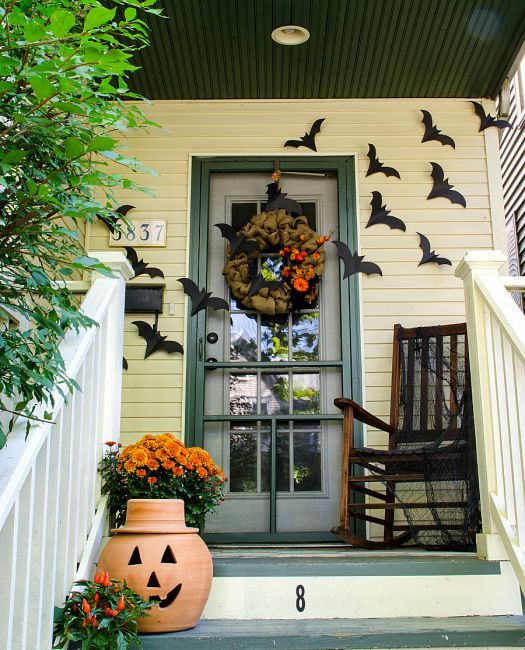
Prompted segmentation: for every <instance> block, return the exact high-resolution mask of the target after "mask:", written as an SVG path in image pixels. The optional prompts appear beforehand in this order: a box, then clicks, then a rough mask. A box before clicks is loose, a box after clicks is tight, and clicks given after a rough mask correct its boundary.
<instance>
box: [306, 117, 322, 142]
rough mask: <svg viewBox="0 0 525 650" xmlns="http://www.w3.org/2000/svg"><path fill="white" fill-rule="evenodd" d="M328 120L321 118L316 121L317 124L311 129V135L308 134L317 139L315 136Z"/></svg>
mask: <svg viewBox="0 0 525 650" xmlns="http://www.w3.org/2000/svg"><path fill="white" fill-rule="evenodd" d="M325 119H326V118H324V117H320V118H319V119H318V120H315V122H314V123H313V124H312V128H311V129H310V133H309V134H308V135H309V136H310V137H311V138H315V136H316V135H317V134H318V133H319V131H320V130H321V124H322V123H323V122H324V121H325Z"/></svg>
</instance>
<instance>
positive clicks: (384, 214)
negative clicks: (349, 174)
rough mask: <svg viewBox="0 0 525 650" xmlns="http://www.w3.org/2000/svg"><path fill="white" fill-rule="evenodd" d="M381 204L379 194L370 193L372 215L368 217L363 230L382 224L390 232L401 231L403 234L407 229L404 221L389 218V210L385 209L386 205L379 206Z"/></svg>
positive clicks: (381, 199) (381, 200)
mask: <svg viewBox="0 0 525 650" xmlns="http://www.w3.org/2000/svg"><path fill="white" fill-rule="evenodd" d="M382 203H383V197H382V196H381V192H372V200H371V201H370V205H371V206H372V214H371V215H370V219H369V220H368V223H367V224H366V226H365V228H370V226H375V225H376V224H378V223H383V224H385V225H386V226H388V227H389V228H391V229H392V230H402V231H403V232H405V230H406V229H407V227H406V226H405V223H404V221H402V220H401V219H398V218H397V217H391V216H390V210H387V209H386V205H381V204H382Z"/></svg>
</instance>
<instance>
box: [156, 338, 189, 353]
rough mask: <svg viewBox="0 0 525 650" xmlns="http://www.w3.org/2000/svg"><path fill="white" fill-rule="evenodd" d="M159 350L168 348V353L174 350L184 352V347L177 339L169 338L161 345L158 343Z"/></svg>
mask: <svg viewBox="0 0 525 650" xmlns="http://www.w3.org/2000/svg"><path fill="white" fill-rule="evenodd" d="M157 350H166V352H167V353H168V354H173V353H174V352H179V353H180V354H184V348H183V347H182V345H181V344H180V343H177V341H170V340H169V339H168V340H165V341H162V342H161V343H159V345H157Z"/></svg>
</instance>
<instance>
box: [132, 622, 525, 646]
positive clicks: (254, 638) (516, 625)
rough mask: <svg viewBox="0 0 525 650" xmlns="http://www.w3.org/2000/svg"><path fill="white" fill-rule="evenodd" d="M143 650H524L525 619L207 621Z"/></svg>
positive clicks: (149, 641) (145, 640)
mask: <svg viewBox="0 0 525 650" xmlns="http://www.w3.org/2000/svg"><path fill="white" fill-rule="evenodd" d="M141 641H142V645H143V648H144V650H172V649H173V650H192V649H194V648H195V649H198V650H241V649H243V650H346V649H350V648H360V649H365V648H366V649H376V650H378V649H380V648H382V649H387V648H388V649H391V648H405V649H409V648H412V649H413V650H415V649H416V648H458V647H461V648H478V649H479V650H484V649H486V648H500V649H501V650H503V649H504V648H523V647H524V646H525V617H524V616H503V617H487V616H477V617H460V618H439V619H436V618H434V619H432V618H430V619H429V618H408V619H399V618H398V619H372V620H367V619H361V620H351V619H335V620H319V619H311V620H304V621H298V620H279V621H261V620H232V619H229V620H213V621H211V620H207V621H201V622H200V623H199V624H198V625H197V627H195V628H194V629H193V630H186V631H184V632H177V633H173V634H157V635H147V636H146V635H143V636H142V637H141Z"/></svg>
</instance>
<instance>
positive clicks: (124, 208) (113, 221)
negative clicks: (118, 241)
mask: <svg viewBox="0 0 525 650" xmlns="http://www.w3.org/2000/svg"><path fill="white" fill-rule="evenodd" d="M134 207H135V206H134V205H121V206H120V207H118V208H117V209H116V210H115V213H116V214H118V215H119V216H118V217H114V216H112V215H111V216H110V215H106V216H104V217H102V216H101V215H99V214H97V217H98V218H99V219H100V221H102V223H104V224H106V226H107V227H108V228H109V232H110V233H111V234H113V233H114V232H115V230H116V229H117V224H118V222H119V220H120V217H125V216H126V215H127V213H128V212H129V211H130V210H133V209H134Z"/></svg>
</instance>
